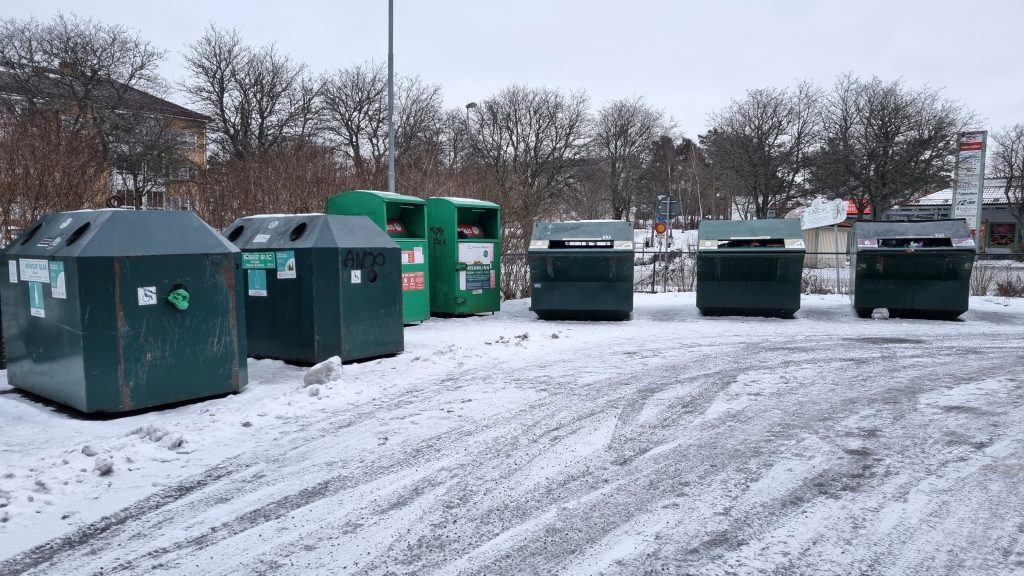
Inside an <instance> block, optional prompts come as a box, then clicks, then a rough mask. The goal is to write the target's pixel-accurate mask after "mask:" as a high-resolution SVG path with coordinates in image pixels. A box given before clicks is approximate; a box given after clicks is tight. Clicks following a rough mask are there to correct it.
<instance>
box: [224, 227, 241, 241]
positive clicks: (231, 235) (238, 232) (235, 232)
mask: <svg viewBox="0 0 1024 576" xmlns="http://www.w3.org/2000/svg"><path fill="white" fill-rule="evenodd" d="M242 232H245V226H235V229H234V230H232V231H231V232H229V233H228V242H234V241H235V240H238V237H239V236H241V235H242Z"/></svg>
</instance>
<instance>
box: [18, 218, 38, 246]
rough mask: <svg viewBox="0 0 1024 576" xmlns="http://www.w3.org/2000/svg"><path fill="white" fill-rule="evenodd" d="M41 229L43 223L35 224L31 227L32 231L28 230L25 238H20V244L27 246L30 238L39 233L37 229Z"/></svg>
mask: <svg viewBox="0 0 1024 576" xmlns="http://www.w3.org/2000/svg"><path fill="white" fill-rule="evenodd" d="M42 227H43V223H42V222H40V223H38V224H36V225H35V226H33V227H32V229H31V230H29V231H28V233H27V234H25V237H24V238H22V240H21V244H22V245H24V244H28V241H29V240H31V239H32V237H33V236H35V235H36V232H39V229H40V228H42Z"/></svg>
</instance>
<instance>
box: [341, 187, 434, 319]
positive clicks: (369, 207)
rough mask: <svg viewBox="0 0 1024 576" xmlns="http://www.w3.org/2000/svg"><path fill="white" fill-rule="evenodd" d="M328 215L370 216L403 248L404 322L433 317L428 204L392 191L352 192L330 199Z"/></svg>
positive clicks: (420, 199) (419, 199)
mask: <svg viewBox="0 0 1024 576" xmlns="http://www.w3.org/2000/svg"><path fill="white" fill-rule="evenodd" d="M326 212H327V213H328V214H345V215H349V216H366V217H367V218H369V219H370V220H373V223H374V224H376V225H377V226H378V227H380V229H381V230H384V231H386V232H387V233H388V236H391V238H393V239H394V241H395V242H396V243H397V244H398V247H399V248H401V249H402V319H403V320H404V321H405V323H406V324H413V323H415V322H422V321H424V320H426V319H427V318H430V289H429V288H428V286H429V282H430V270H429V269H428V265H427V202H426V200H423V199H422V198H416V197H415V196H403V195H401V194H394V193H391V192H376V191H372V190H351V191H349V192H342V193H341V194H337V195H335V196H332V197H330V198H328V199H327V208H326Z"/></svg>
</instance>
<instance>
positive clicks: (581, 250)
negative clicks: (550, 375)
mask: <svg viewBox="0 0 1024 576" xmlns="http://www.w3.org/2000/svg"><path fill="white" fill-rule="evenodd" d="M529 265H530V285H531V289H530V309H531V310H533V312H534V313H535V314H537V316H538V317H539V318H541V319H542V320H627V319H629V316H630V314H632V312H633V226H632V225H630V224H629V223H628V222H624V221H621V220H592V221H580V222H538V223H536V224H535V225H534V227H533V237H532V239H531V240H530V251H529Z"/></svg>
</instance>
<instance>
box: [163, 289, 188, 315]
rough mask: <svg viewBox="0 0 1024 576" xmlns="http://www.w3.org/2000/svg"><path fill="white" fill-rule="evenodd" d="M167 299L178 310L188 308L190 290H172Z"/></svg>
mask: <svg viewBox="0 0 1024 576" xmlns="http://www.w3.org/2000/svg"><path fill="white" fill-rule="evenodd" d="M167 301H168V302H170V303H171V306H174V307H175V308H177V309H178V310H188V292H187V291H186V290H185V289H184V288H178V289H177V290H172V291H171V293H170V294H168V295H167Z"/></svg>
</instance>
